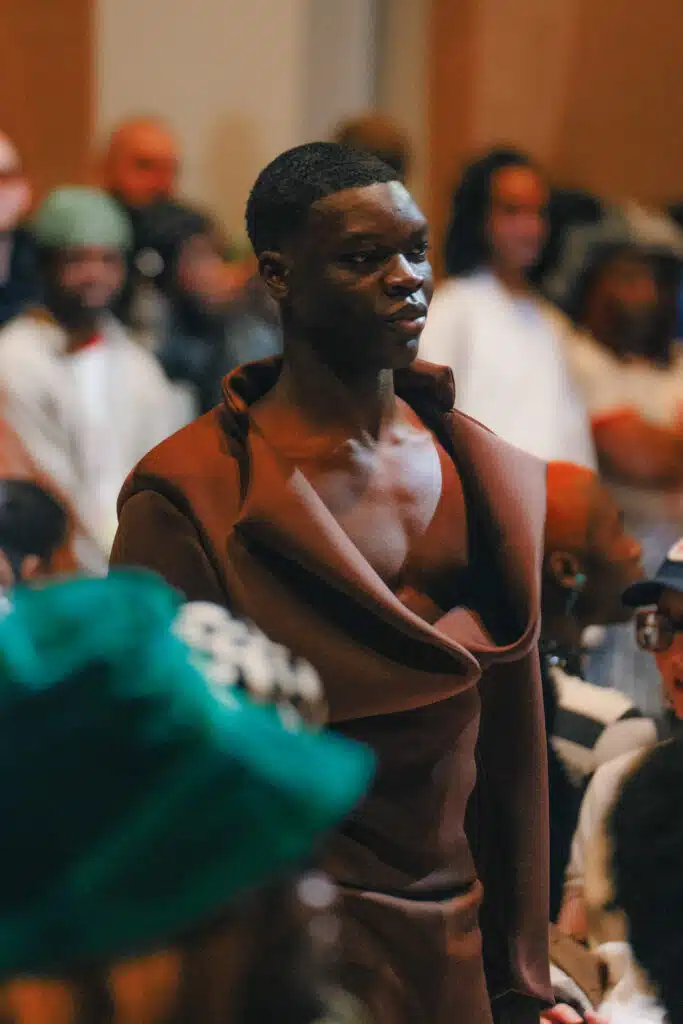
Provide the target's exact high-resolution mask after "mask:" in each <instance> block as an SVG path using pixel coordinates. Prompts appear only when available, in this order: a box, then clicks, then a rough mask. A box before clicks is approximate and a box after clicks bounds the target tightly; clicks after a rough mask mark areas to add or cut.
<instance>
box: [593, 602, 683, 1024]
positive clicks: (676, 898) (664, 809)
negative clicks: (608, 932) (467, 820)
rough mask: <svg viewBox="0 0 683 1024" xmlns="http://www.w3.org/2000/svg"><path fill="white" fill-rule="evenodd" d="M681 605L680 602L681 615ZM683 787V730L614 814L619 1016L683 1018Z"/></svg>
mask: <svg viewBox="0 0 683 1024" xmlns="http://www.w3.org/2000/svg"><path fill="white" fill-rule="evenodd" d="M678 598H680V595H678ZM682 613H683V604H679V607H678V609H677V615H678V616H679V617H680V615H681V614H682ZM679 621H680V618H679ZM682 790H683V738H681V737H678V738H677V739H675V740H672V741H671V742H670V743H663V744H661V745H659V746H657V747H655V748H654V749H653V750H652V751H650V752H649V753H648V754H647V755H646V757H645V758H644V759H643V760H642V761H641V762H640V763H639V764H638V765H637V767H636V768H635V770H633V771H632V772H631V774H630V775H629V776H628V778H627V779H626V780H625V781H624V783H623V785H622V787H621V789H620V791H619V794H618V797H617V800H616V804H615V806H614V808H613V810H612V813H611V814H610V816H609V819H608V822H607V829H606V832H607V836H606V840H607V841H606V844H605V846H606V849H605V853H606V861H607V872H606V874H607V877H608V879H609V882H610V885H609V890H608V891H605V893H604V896H605V900H604V902H607V901H609V904H610V906H612V907H614V908H615V909H616V911H617V912H620V913H621V914H622V915H623V918H624V919H625V928H626V929H627V931H628V942H629V945H630V948H631V950H632V953H633V957H634V958H635V964H634V966H633V970H632V971H631V990H632V997H631V1000H630V1001H629V1009H630V1010H631V1013H630V1016H629V1017H626V1016H625V1014H624V1011H623V1005H624V1000H623V999H619V996H620V995H621V992H618V991H616V990H615V992H614V994H613V996H612V999H611V1000H610V1002H609V1004H608V1005H607V1006H606V1007H605V1010H606V1011H612V1009H614V1011H615V1012H614V1013H610V1015H609V1016H607V1020H611V1021H613V1022H614V1024H622V1022H624V1024H627V1022H629V1021H634V1022H641V1024H645V1022H652V1024H664V1022H667V1024H681V1021H683V973H682V972H681V948H683V931H682V926H683V891H682V889H681V858H683V831H682V830H681V791H682ZM603 905H604V903H603ZM623 946H624V947H625V950H626V951H628V946H626V943H625V942H624V943H623ZM622 989H623V985H622ZM617 1014H618V1015H617Z"/></svg>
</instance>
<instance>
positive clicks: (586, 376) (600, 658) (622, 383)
mask: <svg viewBox="0 0 683 1024" xmlns="http://www.w3.org/2000/svg"><path fill="white" fill-rule="evenodd" d="M576 235H578V236H579V238H580V239H582V241H583V247H582V250H581V251H582V252H583V260H582V263H581V264H579V263H578V262H576V260H575V267H576V268H578V267H581V269H580V270H579V269H576V270H575V271H574V273H570V274H569V275H567V286H566V287H567V296H566V299H565V302H566V306H567V309H568V310H569V311H570V313H571V315H572V316H573V317H574V319H575V322H576V323H577V325H578V326H579V327H580V328H581V330H580V332H579V331H577V333H576V334H575V335H574V339H573V343H572V345H571V346H570V347H569V349H568V352H569V359H570V364H571V367H572V372H573V373H574V376H575V378H576V380H577V382H578V384H579V386H580V388H581V391H582V394H583V396H584V400H585V402H586V405H587V407H588V411H589V414H590V417H591V425H592V429H593V436H594V439H595V444H596V448H597V452H598V457H599V460H600V467H601V470H602V473H603V476H604V479H605V480H606V482H607V483H608V485H609V487H610V489H611V490H612V493H613V494H614V497H615V499H616V501H617V503H618V504H619V506H620V508H621V509H622V511H623V512H624V516H625V521H626V525H627V527H628V529H629V530H630V531H631V532H632V533H633V534H634V535H635V536H636V537H638V539H639V540H640V542H641V544H642V546H643V561H644V564H645V568H646V571H648V572H650V573H652V572H654V571H655V569H656V568H657V566H658V565H659V563H660V562H661V560H662V558H663V557H664V555H665V553H666V551H667V549H668V548H669V547H670V546H671V544H672V543H673V542H674V541H675V540H676V539H677V538H678V537H679V536H680V534H681V531H682V530H683V353H682V352H681V351H680V346H678V345H677V344H676V342H675V341H674V339H673V332H672V324H671V322H670V317H669V310H668V309H667V305H666V303H665V302H664V301H663V300H662V297H661V293H660V289H659V287H658V280H657V273H656V265H655V263H654V261H653V255H654V253H653V252H652V251H651V250H649V249H647V248H646V247H645V246H643V245H640V244H638V243H637V242H636V241H634V240H633V238H632V236H629V234H628V233H627V232H625V231H624V228H623V227H622V226H620V222H619V220H617V219H614V218H612V219H610V220H608V221H606V222H605V223H604V224H603V225H597V226H595V227H592V228H586V229H576V230H575V231H574V232H573V233H571V234H570V237H569V238H568V241H567V253H568V256H567V258H568V259H569V258H570V257H571V255H572V250H574V254H575V251H576V249H577V242H576V241H575V239H574V238H573V237H572V236H576ZM579 248H580V247H579ZM588 673H589V677H590V678H591V679H593V680H595V681H596V682H600V683H602V684H604V685H613V686H617V687H619V688H620V689H622V690H623V692H625V693H626V694H627V695H628V696H629V697H631V698H632V699H633V700H635V701H636V703H638V704H639V706H640V707H641V708H642V709H643V710H645V711H647V712H648V713H651V714H656V713H657V711H658V710H659V681H658V678H657V674H656V672H655V670H654V665H653V663H652V661H651V659H648V658H646V657H645V656H644V655H642V654H641V653H640V652H638V650H637V649H636V648H635V646H634V644H633V638H632V635H631V633H630V631H624V630H623V628H619V627H617V628H616V629H615V630H610V631H609V634H608V636H607V638H606V640H605V642H604V644H603V645H602V646H601V647H600V648H599V649H598V650H596V652H595V655H594V656H593V657H592V658H591V662H590V664H589V667H588Z"/></svg>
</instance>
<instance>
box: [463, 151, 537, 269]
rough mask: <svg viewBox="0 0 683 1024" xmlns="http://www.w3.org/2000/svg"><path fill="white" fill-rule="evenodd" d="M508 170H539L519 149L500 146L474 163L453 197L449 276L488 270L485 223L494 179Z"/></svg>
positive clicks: (488, 248)
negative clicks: (509, 168) (486, 268)
mask: <svg viewBox="0 0 683 1024" xmlns="http://www.w3.org/2000/svg"><path fill="white" fill-rule="evenodd" d="M505 167H529V168H531V169H533V170H536V165H535V164H534V162H533V160H532V159H531V157H529V156H527V155H526V153H522V152H521V151H520V150H518V149H512V148H508V147H503V146H498V147H496V148H495V149H492V150H490V151H489V152H488V153H487V154H486V155H485V156H482V157H479V158H478V159H477V160H474V161H472V163H470V164H468V166H467V167H466V168H465V171H464V173H463V175H462V178H461V179H460V182H459V184H458V185H457V187H456V189H455V192H454V193H453V202H452V212H451V221H450V225H449V228H448V232H447V234H446V246H445V264H446V272H447V273H448V274H449V275H450V276H452V277H456V276H465V275H467V274H472V273H474V271H476V270H479V269H480V268H481V267H483V266H485V265H486V263H487V262H488V259H489V257H490V254H491V250H490V245H489V240H488V237H487V234H486V221H487V217H488V212H489V207H490V205H491V179H492V178H493V176H494V174H496V172H497V171H501V170H503V168H505Z"/></svg>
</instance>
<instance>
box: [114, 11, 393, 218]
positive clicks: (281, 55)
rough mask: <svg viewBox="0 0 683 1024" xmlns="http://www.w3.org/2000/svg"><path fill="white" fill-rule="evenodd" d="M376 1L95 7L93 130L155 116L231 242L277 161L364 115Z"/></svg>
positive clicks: (186, 180)
mask: <svg viewBox="0 0 683 1024" xmlns="http://www.w3.org/2000/svg"><path fill="white" fill-rule="evenodd" d="M373 6H374V4H373V0H344V2H343V3H339V2H338V0H194V2H192V0H97V14H98V18H97V75H98V95H99V101H98V109H97V124H98V127H99V131H100V134H101V135H104V134H105V133H106V132H107V131H108V130H109V129H110V128H111V126H112V124H113V123H115V122H116V121H117V120H120V119H121V118H123V117H126V116H129V115H131V114H135V113H153V114H161V115H163V116H165V117H167V118H168V119H169V121H171V123H172V124H173V126H174V127H175V129H176V132H177V133H178V136H179V138H180V141H181V143H182V147H183V152H184V168H183V178H182V190H183V192H184V193H185V194H186V195H187V196H188V197H189V198H191V199H194V200H199V201H201V202H204V203H206V204H208V205H210V206H211V207H212V208H213V209H214V210H215V211H216V213H217V214H218V215H219V216H220V217H221V219H222V220H223V221H224V223H225V224H226V225H227V227H228V229H229V231H231V232H232V233H233V234H235V235H237V234H241V233H242V230H243V210H244V203H245V200H246V197H247V194H248V190H249V188H250V186H251V185H252V183H253V180H254V178H255V176H256V174H257V173H258V172H259V170H260V169H261V168H262V167H263V166H264V165H265V164H266V163H267V162H268V160H270V159H271V158H272V157H273V156H275V155H276V154H277V153H279V152H280V151H281V150H283V149H286V148H288V147H289V146H293V145H296V144H298V143H299V142H304V141H307V140H308V139H310V138H313V137H316V136H319V135H320V134H322V133H324V132H326V131H328V130H329V129H330V128H331V127H332V125H333V124H334V123H335V122H336V121H337V120H338V119H339V117H341V116H342V115H343V114H345V113H347V112H349V111H356V110H358V109H362V108H364V107H366V106H368V105H369V104H370V102H371V98H372V88H373V81H374V74H373V72H372V70H371V68H370V65H369V58H370V56H371V53H372V24H373V22H372V8H373Z"/></svg>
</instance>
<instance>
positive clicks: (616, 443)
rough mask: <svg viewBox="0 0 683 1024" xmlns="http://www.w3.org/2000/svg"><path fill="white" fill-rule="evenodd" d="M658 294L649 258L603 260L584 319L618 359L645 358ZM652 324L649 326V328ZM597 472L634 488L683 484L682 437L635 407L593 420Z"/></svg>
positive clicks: (652, 327)
mask: <svg viewBox="0 0 683 1024" xmlns="http://www.w3.org/2000/svg"><path fill="white" fill-rule="evenodd" d="M659 304H660V298H659V292H658V288H657V281H656V279H655V275H654V271H653V269H652V266H651V264H650V262H649V261H648V260H647V259H646V258H645V257H644V256H643V257H640V256H638V255H637V254H634V253H629V254H621V255H617V256H615V257H614V258H613V259H612V260H609V261H608V262H607V263H606V264H605V267H604V268H603V269H602V271H601V272H600V274H599V276H598V278H597V279H596V281H595V282H594V284H593V287H592V289H591V292H590V294H589V296H588V298H587V302H586V312H585V316H584V323H585V326H586V327H587V328H588V330H589V331H590V332H591V334H592V335H593V336H594V337H595V338H597V340H598V341H600V342H601V344H603V345H605V346H606V347H607V348H609V349H611V351H613V352H615V353H616V354H617V355H618V356H619V357H620V358H623V359H648V361H649V356H648V353H647V344H648V339H649V338H651V337H652V331H653V330H656V329H657V318H658V316H659ZM653 325H654V326H653ZM593 433H594V437H595V444H596V448H597V451H598V455H599V458H600V465H601V469H602V471H603V473H604V474H605V475H606V476H607V477H609V478H611V479H613V480H617V481H622V482H624V483H627V484H632V485H634V486H636V487H644V488H648V487H652V488H654V489H657V490H659V489H665V488H669V487H680V486H681V485H683V436H682V434H681V431H680V430H679V429H677V428H675V429H668V428H666V427H662V426H660V425H658V424H654V423H649V422H648V421H647V420H645V419H644V418H643V417H642V416H640V415H639V413H638V412H636V411H635V410H633V411H628V410H625V411H624V412H623V414H619V415H618V416H615V417H613V418H610V419H607V420H603V421H598V422H597V423H596V424H595V425H594V428H593Z"/></svg>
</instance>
